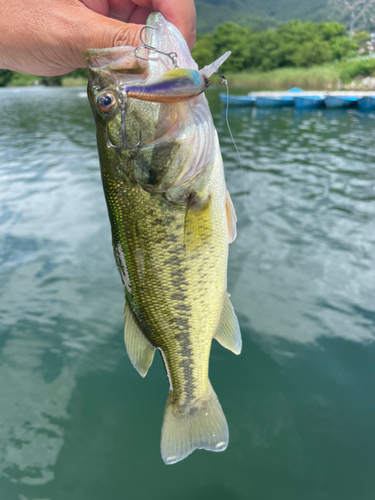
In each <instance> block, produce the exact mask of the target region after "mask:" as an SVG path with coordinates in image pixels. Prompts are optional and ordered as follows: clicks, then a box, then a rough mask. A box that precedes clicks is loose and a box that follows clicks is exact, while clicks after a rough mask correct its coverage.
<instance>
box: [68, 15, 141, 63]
mask: <svg viewBox="0 0 375 500" xmlns="http://www.w3.org/2000/svg"><path fill="white" fill-rule="evenodd" d="M142 28H143V25H139V24H132V23H123V22H121V21H117V20H115V19H111V18H109V17H106V16H102V15H100V14H97V13H95V12H93V11H91V10H89V9H87V8H85V7H83V12H81V13H80V15H79V16H75V19H74V22H73V23H72V25H71V30H70V32H71V36H68V37H67V38H66V42H65V44H64V45H65V46H66V48H67V49H68V50H67V54H70V57H69V65H71V67H72V68H73V69H76V68H83V67H85V66H86V64H85V60H84V58H83V52H84V51H85V50H87V49H104V48H107V47H120V46H130V47H136V46H137V45H139V44H140V38H139V34H140V31H141V29H142ZM67 62H68V61H67ZM71 71H72V70H71Z"/></svg>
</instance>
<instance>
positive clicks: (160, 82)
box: [97, 26, 231, 150]
mask: <svg viewBox="0 0 375 500" xmlns="http://www.w3.org/2000/svg"><path fill="white" fill-rule="evenodd" d="M146 28H151V29H155V28H152V27H151V26H144V28H142V30H141V33H140V39H141V42H142V46H138V47H136V48H135V49H134V55H135V56H136V57H138V58H139V59H144V58H143V57H141V56H139V55H138V54H137V51H138V49H139V48H141V47H142V48H145V49H148V50H153V51H155V52H158V53H161V54H164V55H166V56H168V57H169V58H170V59H171V60H172V62H173V66H174V69H172V70H171V71H168V72H167V73H164V75H162V76H161V77H160V78H157V79H156V80H154V81H151V82H148V83H145V84H138V85H125V86H124V87H119V88H118V89H117V91H116V92H113V91H108V92H106V91H105V92H103V93H102V94H100V95H99V96H98V98H97V103H98V107H99V109H100V110H101V111H103V112H104V113H108V112H111V111H113V110H114V109H115V107H116V105H119V107H120V109H121V143H120V144H119V145H118V146H117V145H115V144H112V142H111V141H110V139H109V135H108V130H107V132H106V135H107V145H108V147H111V148H114V149H116V150H120V149H127V148H128V149H134V148H137V147H138V146H140V144H141V142H142V132H141V131H140V132H139V141H138V142H137V144H134V145H130V144H128V143H127V140H126V125H125V117H126V107H127V100H128V98H132V99H138V100H141V101H151V102H157V103H179V102H183V101H187V100H189V99H193V98H194V97H197V96H198V95H200V94H202V93H203V92H204V91H205V90H207V88H208V87H209V86H210V83H211V82H210V80H209V77H210V76H212V75H213V74H214V73H218V74H219V76H220V77H222V78H225V77H224V76H223V75H222V74H221V73H219V68H220V66H221V65H222V64H223V63H224V62H225V61H226V59H227V58H228V57H229V56H230V54H231V52H226V53H225V54H223V55H222V56H221V57H219V59H217V60H216V61H214V62H213V63H211V64H209V65H208V66H205V67H204V68H202V69H201V70H196V69H181V68H178V65H177V54H176V53H175V52H164V51H162V50H160V49H157V48H155V47H152V46H151V45H148V44H147V43H146V42H145V41H144V39H143V38H142V33H143V31H144V30H145V29H146Z"/></svg>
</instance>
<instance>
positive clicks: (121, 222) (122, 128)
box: [84, 13, 242, 465]
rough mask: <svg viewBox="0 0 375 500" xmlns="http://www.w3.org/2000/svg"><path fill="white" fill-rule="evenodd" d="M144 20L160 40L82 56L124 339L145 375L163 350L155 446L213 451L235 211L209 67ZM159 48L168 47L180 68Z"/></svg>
mask: <svg viewBox="0 0 375 500" xmlns="http://www.w3.org/2000/svg"><path fill="white" fill-rule="evenodd" d="M147 26H151V27H152V28H154V29H152V30H147V41H148V44H149V45H151V46H152V47H155V48H157V49H158V50H159V51H158V52H156V51H153V50H149V49H148V50H144V49H142V48H141V50H140V51H137V53H136V54H135V51H134V47H115V48H108V49H91V50H87V51H86V52H85V54H84V56H85V59H86V63H87V68H88V97H89V102H90V105H91V108H92V112H93V116H94V121H95V124H96V134H97V145H98V153H99V160H100V167H101V177H102V183H103V189H104V194H105V199H106V203H107V208H108V215H109V220H110V224H111V230H112V244H113V251H114V256H115V261H116V264H117V268H118V271H119V273H120V276H121V279H122V283H123V285H124V292H125V309H124V315H125V326H124V339H125V346H126V350H127V353H128V356H129V359H130V361H131V363H132V364H133V366H134V367H135V368H136V370H137V371H138V372H139V373H140V375H141V376H142V377H145V376H146V374H147V372H148V370H149V368H150V366H151V364H152V361H153V358H154V353H155V350H158V351H159V352H160V354H161V357H162V360H163V363H164V366H165V370H166V373H167V376H168V380H169V394H168V398H167V403H166V407H165V412H164V418H163V424H162V432H161V456H162V458H163V460H164V462H165V463H166V464H167V465H169V464H174V463H177V462H179V461H180V460H182V459H184V458H186V457H187V456H188V455H190V454H191V453H192V452H193V451H194V450H195V449H205V450H209V451H214V452H219V451H224V450H225V449H226V448H227V445H228V440H229V431H228V424H227V421H226V418H225V415H224V413H223V410H222V408H221V405H220V403H219V400H218V398H217V396H216V393H215V391H214V390H213V388H212V386H211V383H210V381H209V357H210V350H211V344H212V339H213V338H215V339H216V340H217V341H218V342H219V343H220V344H221V345H222V346H224V347H225V348H227V349H229V350H231V351H232V352H234V353H235V354H239V353H240V352H241V348H242V340H241V333H240V328H239V323H238V320H237V317H236V314H235V312H234V308H233V306H232V304H231V301H230V298H229V294H228V292H227V263H228V245H229V243H231V242H233V241H234V239H235V237H236V221H237V218H236V214H235V210H234V206H233V203H232V201H231V198H230V195H229V193H228V191H227V189H226V184H225V178H224V169H223V161H222V157H221V151H220V146H219V140H218V136H217V132H216V129H215V127H214V124H213V120H212V116H211V113H210V110H209V106H208V102H207V99H206V97H205V96H204V89H205V88H206V87H207V82H206V80H205V78H206V75H203V76H202V77H199V78H201V79H200V81H199V82H198V80H199V78H198V77H197V75H196V74H197V72H198V68H197V65H196V63H195V61H194V60H193V59H192V57H191V54H190V51H189V49H188V47H187V44H186V42H185V40H184V39H183V37H182V35H181V34H180V32H179V31H178V29H177V28H176V27H175V26H174V25H173V24H171V23H169V22H168V21H167V20H166V19H165V18H164V17H163V16H162V14H160V13H153V14H151V15H150V17H149V18H148V20H147ZM141 51H143V52H142V54H143V55H142V57H139V52H141ZM160 51H164V53H170V52H172V51H173V52H174V53H175V54H176V55H177V60H178V65H179V68H178V69H176V68H175V67H174V66H173V64H172V63H173V61H172V60H171V59H170V58H169V57H168V56H167V55H165V54H163V53H161V52H160ZM176 71H177V73H176ZM173 72H174V73H173ZM179 72H180V73H179ZM181 72H182V73H181ZM189 72H190V73H189ZM171 73H172V76H171ZM206 73H207V75H208V76H209V72H208V71H207V70H206ZM165 75H167V76H165ZM179 75H183V78H185V79H186V78H188V79H189V78H190V76H191V78H190V80H189V82H190V83H191V82H193V80H194V79H195V80H194V81H196V82H197V87H196V88H197V91H196V93H194V91H192V90H191V88H190V87H191V85H190V83H189V82H187V84H186V85H187V87H189V85H190V87H189V88H188V91H187V92H185V94H184V91H183V90H182V91H181V89H180V91H181V92H182V93H181V92H180V98H179V99H177V98H176V99H169V100H165V99H164V100H163V98H161V97H160V96H161V94H162V93H163V88H164V87H163V85H161V84H160V82H164V81H168V82H172V88H171V89H170V93H171V94H173V95H175V94H174V93H176V88H177V87H179V85H177V86H176V85H174V83H173V82H176V80H175V79H176V78H180V76H179ZM189 75H190V76H189ZM197 78H198V80H197ZM155 82H156V84H155ZM192 85H193V87H194V82H193V84H192ZM187 87H186V88H187ZM203 87H204V88H203ZM153 88H154V89H156V90H155V92H154V93H153V92H152V89H153ZM145 89H146V91H145ZM150 89H151V90H150ZM131 92H133V94H131ZM178 92H179V91H177V93H178ZM142 93H143V95H144V94H145V93H147V95H148V97H149V98H147V99H142V96H141V94H142ZM136 94H137V95H136ZM150 95H154V97H153V98H152V99H150ZM184 96H185V97H186V98H184ZM140 97H141V98H140ZM157 99H159V102H158V101H157Z"/></svg>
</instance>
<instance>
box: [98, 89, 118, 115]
mask: <svg viewBox="0 0 375 500" xmlns="http://www.w3.org/2000/svg"><path fill="white" fill-rule="evenodd" d="M96 102H97V105H98V108H99V109H100V111H103V112H104V113H108V112H109V111H112V110H113V109H114V108H115V106H116V104H117V99H116V96H115V94H114V93H113V92H103V94H100V95H98V98H97V100H96Z"/></svg>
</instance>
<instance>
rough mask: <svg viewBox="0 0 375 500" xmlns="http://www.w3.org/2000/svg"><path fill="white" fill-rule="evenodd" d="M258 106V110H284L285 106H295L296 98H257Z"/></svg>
mask: <svg viewBox="0 0 375 500" xmlns="http://www.w3.org/2000/svg"><path fill="white" fill-rule="evenodd" d="M256 105H257V106H258V108H283V107H284V106H294V97H291V96H286V95H285V96H279V97H264V96H259V97H256Z"/></svg>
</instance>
